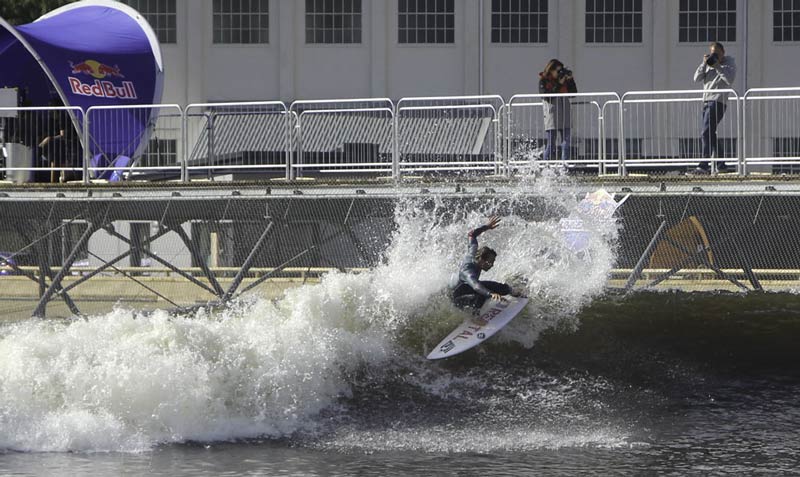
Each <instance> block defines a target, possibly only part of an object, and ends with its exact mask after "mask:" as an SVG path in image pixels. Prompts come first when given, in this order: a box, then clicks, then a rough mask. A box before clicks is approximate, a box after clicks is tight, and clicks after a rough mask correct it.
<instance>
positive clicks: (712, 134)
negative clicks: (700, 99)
mask: <svg viewBox="0 0 800 477" xmlns="http://www.w3.org/2000/svg"><path fill="white" fill-rule="evenodd" d="M724 115H725V105H724V104H723V103H721V102H719V101H706V102H705V103H703V132H702V133H701V135H700V146H701V152H702V154H703V157H711V154H712V153H713V152H714V151H715V150H716V149H717V125H719V122H720V121H722V116H724ZM699 166H700V167H702V168H707V167H708V162H701V163H700V164H699Z"/></svg>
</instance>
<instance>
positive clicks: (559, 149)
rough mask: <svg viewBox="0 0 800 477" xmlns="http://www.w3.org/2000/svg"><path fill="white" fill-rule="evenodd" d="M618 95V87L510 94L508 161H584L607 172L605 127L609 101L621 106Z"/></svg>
mask: <svg viewBox="0 0 800 477" xmlns="http://www.w3.org/2000/svg"><path fill="white" fill-rule="evenodd" d="M619 99H620V98H619V96H618V95H617V94H616V93H569V94H518V95H515V96H512V97H511V99H510V100H509V102H508V107H507V109H506V111H507V114H508V122H507V125H506V154H507V156H508V158H509V166H510V167H511V168H512V170H514V169H521V168H525V167H530V166H531V165H532V164H534V163H538V165H539V166H542V165H545V164H558V165H559V166H562V167H568V168H574V167H576V166H582V167H588V168H590V169H595V168H596V169H597V172H598V174H604V173H605V172H606V167H607V165H608V163H609V158H608V157H607V156H606V143H607V142H608V141H607V137H606V135H605V134H606V129H605V128H604V122H605V121H604V115H605V114H606V112H605V110H606V104H608V103H609V102H613V104H616V105H617V107H619ZM553 110H558V111H556V112H555V113H554V112H552V111H553ZM614 130H616V128H614ZM616 162H617V161H616V159H614V160H612V163H616Z"/></svg>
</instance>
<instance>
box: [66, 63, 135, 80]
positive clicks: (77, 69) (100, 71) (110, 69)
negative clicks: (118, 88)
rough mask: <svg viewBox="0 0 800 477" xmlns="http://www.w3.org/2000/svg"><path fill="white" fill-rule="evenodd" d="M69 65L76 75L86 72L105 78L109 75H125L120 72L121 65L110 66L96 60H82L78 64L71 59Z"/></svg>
mask: <svg viewBox="0 0 800 477" xmlns="http://www.w3.org/2000/svg"><path fill="white" fill-rule="evenodd" d="M69 66H70V68H72V74H74V75H78V74H85V75H89V76H92V77H94V78H97V79H104V78H105V77H107V76H113V77H115V78H124V77H125V76H123V74H122V73H121V72H120V70H119V66H117V65H114V66H109V65H106V64H103V63H100V62H99V61H95V60H86V61H81V62H80V63H78V64H75V63H73V62H71V61H70V62H69Z"/></svg>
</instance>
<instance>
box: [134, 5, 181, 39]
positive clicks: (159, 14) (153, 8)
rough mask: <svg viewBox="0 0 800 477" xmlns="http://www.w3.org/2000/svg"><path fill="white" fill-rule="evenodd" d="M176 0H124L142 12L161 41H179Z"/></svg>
mask: <svg viewBox="0 0 800 477" xmlns="http://www.w3.org/2000/svg"><path fill="white" fill-rule="evenodd" d="M175 1H176V0H124V3H126V4H127V5H130V6H131V7H132V8H133V9H134V10H136V11H138V12H139V13H141V14H142V16H143V17H144V18H145V20H147V22H148V23H149V24H150V26H151V27H152V28H153V31H154V32H156V36H157V37H158V41H159V42H160V43H177V39H176V38H177V35H176V27H175V23H176V21H177V20H176V18H177V14H176V11H177V10H176V7H175Z"/></svg>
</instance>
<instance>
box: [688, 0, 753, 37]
mask: <svg viewBox="0 0 800 477" xmlns="http://www.w3.org/2000/svg"><path fill="white" fill-rule="evenodd" d="M693 1H695V2H699V0H680V1H679V2H678V5H677V7H678V9H677V12H678V13H677V19H678V23H677V25H678V31H677V36H676V38H677V44H678V45H707V44H709V43H711V42H713V41H718V42H720V43H723V44H735V43H736V42H737V38H738V36H739V34H738V32H739V28H738V24H739V19H740V15H739V8H738V5H737V1H736V0H716V1H717V2H726V3H728V7H730V4H731V2H732V4H733V10H730V9H726V10H721V9H719V8H718V9H717V10H715V11H712V10H711V9H710V8H707V9H706V10H700V8H699V6H698V8H697V10H690V9H689V8H688V7H689V6H691V5H689V4H690V3H691V2H693ZM683 3H687V8H686V10H684V9H683V5H682V4H683ZM710 14H715V15H716V16H717V18H719V15H721V14H726V15H733V25H732V26H731V25H728V24H726V25H724V26H722V27H720V26H719V25H717V26H715V27H713V29H714V31H715V32H719V31H720V28H721V29H723V30H725V31H726V36H725V37H724V38H720V37H719V36H717V37H714V38H712V37H711V35H710V33H711V29H712V27H710V26H706V27H705V28H706V32H707V35H708V36H709V38H708V39H701V36H700V33H701V32H702V31H703V30H701V27H700V25H696V26H690V25H688V22H689V20H688V18H690V16H691V15H697V16H698V17H699V15H710ZM682 15H687V25H686V26H685V27H683V26H681V17H682ZM698 22H699V19H698ZM684 29H686V31H687V39H686V40H685V41H684V40H682V39H681V34H682V32H683V30H684ZM692 29H694V31H695V32H696V33H697V37H696V39H695V40H691V39H690V37H691V33H692ZM728 30H732V31H733V39H731V38H730V37H728V36H727V31H728Z"/></svg>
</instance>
